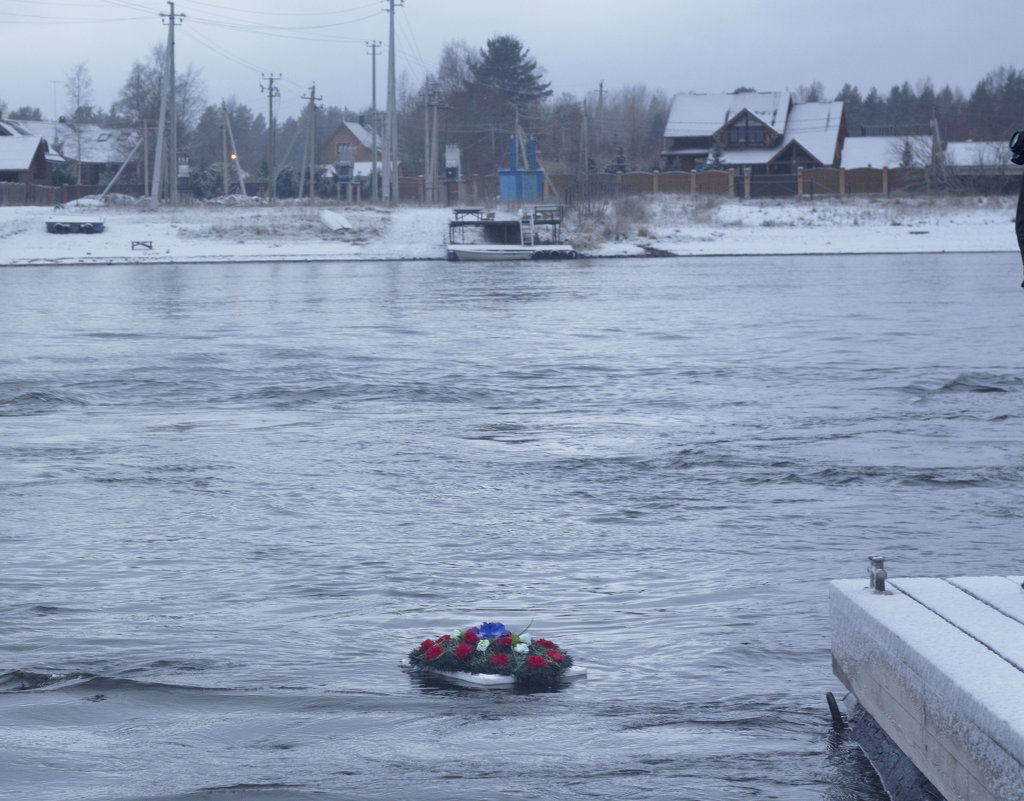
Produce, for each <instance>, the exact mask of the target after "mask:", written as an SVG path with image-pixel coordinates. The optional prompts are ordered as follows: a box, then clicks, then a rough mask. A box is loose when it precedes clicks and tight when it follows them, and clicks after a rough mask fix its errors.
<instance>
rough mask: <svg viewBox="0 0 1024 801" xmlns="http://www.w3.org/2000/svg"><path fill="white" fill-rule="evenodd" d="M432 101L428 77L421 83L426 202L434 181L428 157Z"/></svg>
mask: <svg viewBox="0 0 1024 801" xmlns="http://www.w3.org/2000/svg"><path fill="white" fill-rule="evenodd" d="M433 101H434V89H433V85H432V81H431V80H430V79H429V78H428V79H427V81H426V82H425V83H424V85H423V183H424V187H423V188H424V190H425V194H426V198H425V200H426V201H427V203H429V202H430V201H431V200H433V194H434V182H433V180H432V179H431V177H430V176H431V175H432V173H431V171H430V170H431V166H430V157H431V153H432V152H433V145H432V144H431V142H430V106H431V104H432V103H433Z"/></svg>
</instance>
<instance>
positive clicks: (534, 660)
mask: <svg viewBox="0 0 1024 801" xmlns="http://www.w3.org/2000/svg"><path fill="white" fill-rule="evenodd" d="M547 663H548V660H546V659H545V658H544V657H543V656H541V655H540V654H530V655H529V656H528V657H526V664H527V665H528V666H529V667H532V668H542V667H544V666H545V665H547Z"/></svg>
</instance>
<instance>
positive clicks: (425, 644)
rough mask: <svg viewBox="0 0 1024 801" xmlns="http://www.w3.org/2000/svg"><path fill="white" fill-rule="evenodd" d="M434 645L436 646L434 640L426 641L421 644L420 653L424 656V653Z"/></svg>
mask: <svg viewBox="0 0 1024 801" xmlns="http://www.w3.org/2000/svg"><path fill="white" fill-rule="evenodd" d="M433 644H434V641H433V640H424V641H423V642H421V643H420V653H421V654H422V653H423V652H424V651H426V650H427V649H428V648H430V647H431V646H432V645H433Z"/></svg>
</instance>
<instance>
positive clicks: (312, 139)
mask: <svg viewBox="0 0 1024 801" xmlns="http://www.w3.org/2000/svg"><path fill="white" fill-rule="evenodd" d="M302 99H303V100H308V101H309V139H308V142H309V200H310V202H311V203H312V202H313V191H314V189H315V187H316V178H315V176H314V172H313V170H314V165H315V163H316V101H317V100H323V97H317V96H316V84H315V83H314V84H313V85H312V86H311V87H309V95H308V96H306V95H303V96H302Z"/></svg>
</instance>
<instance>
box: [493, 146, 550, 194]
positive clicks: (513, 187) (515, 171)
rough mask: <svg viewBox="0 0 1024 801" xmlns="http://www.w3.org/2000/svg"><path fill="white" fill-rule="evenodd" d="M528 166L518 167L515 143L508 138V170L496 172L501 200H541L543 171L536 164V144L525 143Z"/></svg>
mask: <svg viewBox="0 0 1024 801" xmlns="http://www.w3.org/2000/svg"><path fill="white" fill-rule="evenodd" d="M526 147H527V158H528V159H529V165H528V166H527V167H526V168H523V169H520V168H519V167H518V158H517V155H516V154H517V142H516V138H515V137H514V136H510V137H509V138H508V155H509V169H507V170H498V195H499V197H500V198H501V199H502V200H543V199H544V170H543V169H541V168H540V166H539V165H538V164H537V142H536V140H534V139H530V140H528V141H527V143H526Z"/></svg>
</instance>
